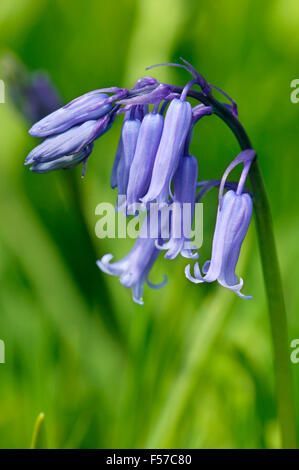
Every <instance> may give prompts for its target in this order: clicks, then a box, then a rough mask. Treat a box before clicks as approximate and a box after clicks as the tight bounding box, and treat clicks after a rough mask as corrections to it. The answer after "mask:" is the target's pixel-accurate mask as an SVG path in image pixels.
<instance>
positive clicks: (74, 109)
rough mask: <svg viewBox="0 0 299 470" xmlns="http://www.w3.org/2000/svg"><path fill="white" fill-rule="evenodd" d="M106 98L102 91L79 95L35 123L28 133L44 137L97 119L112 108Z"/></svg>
mask: <svg viewBox="0 0 299 470" xmlns="http://www.w3.org/2000/svg"><path fill="white" fill-rule="evenodd" d="M108 98H109V97H108V95H106V94H104V93H94V94H86V95H83V96H80V97H79V98H76V99H75V100H73V101H71V102H70V103H68V104H67V105H65V106H63V108H59V109H57V110H56V111H54V112H53V113H51V114H49V115H48V116H46V117H44V118H43V119H41V120H40V121H38V122H37V123H35V124H34V125H33V126H32V127H31V129H30V130H29V134H31V135H32V136H34V137H46V136H49V135H52V134H59V133H61V132H64V131H66V130H67V129H70V128H71V127H73V126H75V125H76V124H80V123H82V122H85V121H90V120H96V119H99V118H100V117H101V116H104V114H107V113H108V112H109V111H110V110H111V108H112V104H111V103H109V102H108V103H107V102H106V100H107V99H108Z"/></svg>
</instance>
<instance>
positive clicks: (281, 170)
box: [0, 0, 299, 448]
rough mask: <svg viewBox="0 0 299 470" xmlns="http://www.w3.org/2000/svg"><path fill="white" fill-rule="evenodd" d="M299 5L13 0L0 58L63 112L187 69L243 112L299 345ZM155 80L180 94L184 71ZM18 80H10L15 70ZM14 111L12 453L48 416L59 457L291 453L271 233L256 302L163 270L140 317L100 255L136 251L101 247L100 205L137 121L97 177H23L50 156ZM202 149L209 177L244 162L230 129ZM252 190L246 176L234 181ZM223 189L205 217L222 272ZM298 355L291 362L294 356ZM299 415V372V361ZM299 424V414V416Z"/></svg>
mask: <svg viewBox="0 0 299 470" xmlns="http://www.w3.org/2000/svg"><path fill="white" fill-rule="evenodd" d="M298 47H299V4H298V1H297V0H263V2H260V1H258V0H251V1H249V0H241V1H240V0H217V1H215V2H204V1H202V0H163V1H159V0H139V1H137V0H135V1H133V0H132V1H129V0H118V1H117V2H111V1H109V0H100V1H99V0H87V1H86V2H81V1H78V0H72V1H70V0H15V1H13V2H12V1H11V0H1V3H0V52H7V51H8V50H10V51H12V52H13V53H15V54H16V55H17V56H18V57H19V58H20V59H21V60H22V61H23V62H24V64H25V65H26V66H27V67H28V68H29V69H30V70H31V71H34V70H36V69H43V70H47V71H48V72H49V74H50V76H51V78H52V79H53V81H54V82H55V84H56V86H57V88H58V89H59V91H60V93H61V95H62V96H63V99H64V100H65V101H69V100H71V99H73V98H74V97H76V96H78V95H80V94H82V93H84V92H87V91H89V90H92V89H95V88H101V87H108V86H113V85H117V86H125V87H131V86H133V84H134V82H135V81H136V80H137V79H138V78H139V77H140V76H143V75H145V74H146V72H145V71H144V69H145V67H146V66H148V65H151V64H154V63H159V62H165V61H178V58H179V57H180V56H183V57H184V58H186V59H187V60H188V61H190V62H191V63H193V64H194V66H195V67H196V68H197V69H198V70H200V71H201V72H202V73H203V75H204V76H205V77H206V78H207V79H208V80H209V81H210V82H212V83H214V84H216V85H218V86H220V87H221V88H223V89H225V90H226V91H227V92H228V93H229V94H230V95H232V96H233V97H234V99H235V100H236V101H237V102H238V105H239V113H240V119H241V121H242V123H243V124H244V126H245V128H246V129H247V131H248V133H249V135H250V137H251V139H252V141H253V144H254V146H255V148H256V150H257V152H258V155H259V159H260V164H261V167H262V171H263V174H264V177H265V183H266V187H267V189H268V192H269V198H270V201H271V207H272V210H273V217H274V226H275V230H276V238H277V242H278V250H279V257H280V262H281V267H282V275H283V282H284V287H285V295H286V304H287V311H288V326H289V339H290V341H291V340H292V339H294V338H299V308H298V307H299V290H298V275H299V268H298V257H299V245H298V229H299V227H298V202H299V193H298V117H299V103H298V104H297V105H296V104H293V103H291V101H290V92H291V88H290V82H291V81H292V80H293V79H294V78H299V70H298ZM151 72H152V75H154V76H155V77H157V78H159V79H161V80H164V81H168V82H174V83H177V84H180V85H182V84H184V83H185V82H186V80H188V79H189V77H188V75H187V74H186V72H184V71H182V70H176V69H170V68H163V69H162V68H161V69H156V70H153V71H151ZM0 78H1V73H0ZM27 130H28V124H27V122H26V121H25V120H24V118H23V117H22V115H21V114H20V113H19V112H18V110H17V109H15V108H14V106H13V103H11V102H10V100H9V99H8V100H7V102H6V103H5V104H1V105H0V142H1V145H0V214H1V222H0V338H1V339H3V340H4V341H5V345H6V364H0V447H1V448H6V447H8V448H18V447H21V448H23V447H25V448H26V447H29V445H30V441H31V437H32V433H33V428H34V422H35V419H36V417H37V415H38V413H39V412H41V411H43V412H44V413H45V416H46V418H45V425H46V433H47V442H48V446H49V447H52V448H93V447H95V448H127V447H128V448H143V447H150V448H155V447H158V448H159V447H160V448H165V447H166V448H168V447H169V448H178V447H179V448H218V447H220V448H273V447H279V446H280V436H279V427H278V422H277V409H276V402H275V384H274V377H273V363H272V346H271V338H270V334H269V321H268V313H267V307H266V299H265V294H264V287H263V280H262V275H261V266H260V260H259V253H258V246H257V240H256V234H255V227H254V222H253V223H252V226H251V228H250V231H249V234H248V237H247V239H246V243H245V246H244V248H243V251H242V256H241V261H240V264H239V266H238V273H239V274H241V275H242V277H244V279H245V287H244V292H245V293H249V294H251V293H252V294H253V295H254V299H253V300H251V301H242V300H241V299H239V298H238V297H237V296H234V294H233V293H232V292H227V291H225V290H224V289H223V288H221V287H219V286H218V285H216V284H215V285H200V286H196V285H193V284H191V283H189V282H188V281H187V280H186V279H185V277H184V273H183V270H184V266H185V264H186V261H184V260H183V259H177V260H175V261H173V262H167V261H166V260H164V259H163V258H162V257H161V259H159V260H158V262H157V263H156V266H155V267H154V270H153V272H152V274H151V279H152V280H157V281H160V279H161V278H162V276H163V274H164V273H166V274H167V275H168V278H169V282H168V284H167V286H166V287H165V288H164V289H163V290H161V291H150V290H149V289H148V288H146V289H145V294H144V298H145V306H144V307H140V306H138V305H135V304H134V303H133V302H132V300H131V295H130V292H129V291H127V290H126V289H125V288H123V287H122V286H121V285H120V284H119V282H118V280H117V279H115V278H111V277H109V276H105V275H102V274H101V273H100V271H99V270H98V269H97V268H96V266H95V260H96V259H97V258H99V257H100V256H102V255H103V254H105V253H107V252H113V253H114V254H115V256H116V257H120V256H123V255H124V254H125V252H126V251H127V250H128V249H129V247H130V245H131V242H130V241H127V240H126V241H122V240H119V241H118V240H99V239H97V238H96V236H95V231H94V228H95V224H96V221H97V217H96V215H95V207H96V205H97V204H98V203H99V202H101V201H111V202H114V200H115V193H114V191H112V190H111V188H110V185H109V175H110V171H111V167H112V162H113V158H114V153H115V150H116V146H117V141H118V134H119V130H120V122H117V123H116V124H115V125H114V127H113V129H112V130H111V131H110V132H109V133H108V134H107V135H105V136H104V137H103V138H102V139H100V140H99V141H98V142H97V143H96V145H95V150H94V152H93V154H92V156H91V158H90V159H89V162H88V168H87V175H86V178H85V179H84V180H83V181H82V180H81V178H80V168H79V169H74V170H72V171H71V172H54V173H52V174H48V175H36V174H33V173H31V172H30V171H29V170H28V168H27V167H24V166H23V161H24V158H25V156H26V154H27V153H28V152H29V151H30V149H31V148H32V147H33V146H34V145H35V144H36V140H35V139H33V138H31V137H30V136H29V135H28V134H27ZM192 151H193V153H194V154H195V155H196V156H197V157H198V162H199V176H200V178H201V179H207V178H220V177H221V174H222V172H223V171H224V169H225V167H226V166H227V164H228V163H229V162H230V161H231V160H232V158H233V157H234V156H235V155H236V154H237V152H238V146H237V144H236V142H235V141H234V139H233V136H232V135H231V133H230V131H229V130H228V129H226V128H225V126H224V125H223V124H222V123H221V122H220V121H219V120H218V119H217V118H216V117H211V118H209V119H206V120H203V121H202V123H200V124H199V125H198V126H197V128H196V132H195V136H194V140H193V143H192ZM234 174H235V175H236V177H237V172H236V173H234ZM216 206H217V195H216V192H214V193H213V194H210V195H209V196H208V197H207V198H206V200H205V204H204V223H205V228H204V246H203V247H202V249H201V250H200V263H201V264H202V263H203V262H204V261H205V260H206V259H208V257H209V254H210V249H211V237H212V232H213V226H214V221H215V211H216ZM290 353H291V349H290ZM292 371H293V376H294V389H295V394H296V404H297V413H298V411H299V410H298V393H299V364H297V365H292ZM297 423H298V428H299V419H298V418H297Z"/></svg>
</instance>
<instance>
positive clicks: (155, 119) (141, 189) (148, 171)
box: [127, 113, 164, 209]
mask: <svg viewBox="0 0 299 470" xmlns="http://www.w3.org/2000/svg"><path fill="white" fill-rule="evenodd" d="M163 125H164V118H163V116H161V114H159V113H148V114H146V116H145V117H144V119H143V120H142V123H141V126H140V130H139V134H138V140H137V145H136V150H135V153H134V157H133V161H132V164H131V167H130V174H129V181H128V189H127V205H128V208H129V209H130V206H131V205H134V204H135V203H139V202H140V198H141V197H142V196H144V195H145V194H146V192H147V190H148V188H149V184H150V181H151V176H152V170H153V166H154V162H155V158H156V153H157V150H158V147H159V144H160V139H161V135H162V131H163Z"/></svg>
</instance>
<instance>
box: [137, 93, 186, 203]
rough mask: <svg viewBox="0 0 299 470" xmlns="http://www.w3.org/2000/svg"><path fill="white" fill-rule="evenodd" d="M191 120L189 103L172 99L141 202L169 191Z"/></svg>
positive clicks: (151, 199)
mask: <svg viewBox="0 0 299 470" xmlns="http://www.w3.org/2000/svg"><path fill="white" fill-rule="evenodd" d="M191 122H192V108H191V105H190V103H188V102H187V101H181V100H179V99H174V100H173V101H172V102H171V103H170V105H169V108H168V110H167V112H166V116H165V122H164V128H163V132H162V137H161V141H160V145H159V148H158V151H157V155H156V159H155V163H154V168H153V173H152V178H151V182H150V186H149V190H148V192H147V194H146V195H145V196H144V197H143V198H142V202H144V203H147V202H149V201H153V200H154V199H157V198H159V196H162V195H163V197H165V195H166V194H168V193H169V188H170V184H171V180H172V177H173V175H174V173H175V171H176V169H177V167H178V163H179V159H180V156H181V155H182V152H183V148H184V144H185V140H186V137H187V135H188V132H189V130H190V126H191ZM159 199H160V198H159Z"/></svg>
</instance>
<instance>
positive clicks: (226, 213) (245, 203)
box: [185, 190, 252, 299]
mask: <svg viewBox="0 0 299 470" xmlns="http://www.w3.org/2000/svg"><path fill="white" fill-rule="evenodd" d="M251 216H252V200H251V197H250V196H249V194H237V193H236V192H234V191H232V190H231V191H228V192H227V193H226V194H225V195H224V197H223V205H222V208H221V209H220V208H218V213H217V221H216V228H215V233H214V238H213V247H212V258H211V261H207V262H206V263H205V264H204V266H203V268H202V271H203V273H204V274H205V276H202V274H201V272H200V269H199V265H198V262H197V263H196V264H195V266H194V276H192V275H191V273H190V264H189V265H188V266H187V267H186V269H185V274H186V277H187V278H188V279H189V280H190V281H192V282H194V283H196V284H197V283H200V282H213V281H216V280H217V281H218V282H219V284H221V285H222V286H224V287H227V288H228V289H231V290H233V291H234V292H235V293H236V294H237V295H239V296H240V297H242V298H243V299H251V298H252V296H247V295H244V294H242V293H241V289H242V287H243V279H242V278H240V280H239V281H238V278H237V276H236V274H235V269H236V265H237V262H238V259H239V254H240V250H241V246H242V243H243V241H244V238H245V236H246V233H247V230H248V227H249V224H250V220H251Z"/></svg>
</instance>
